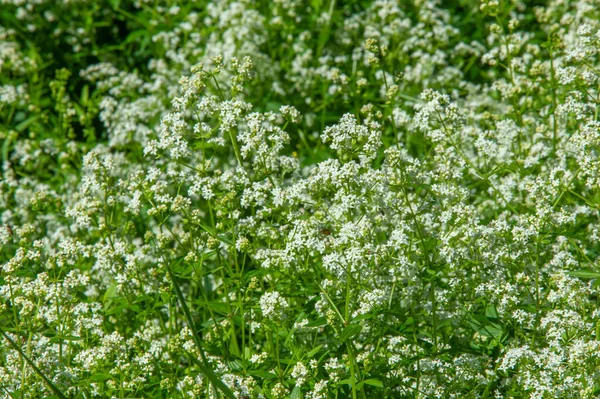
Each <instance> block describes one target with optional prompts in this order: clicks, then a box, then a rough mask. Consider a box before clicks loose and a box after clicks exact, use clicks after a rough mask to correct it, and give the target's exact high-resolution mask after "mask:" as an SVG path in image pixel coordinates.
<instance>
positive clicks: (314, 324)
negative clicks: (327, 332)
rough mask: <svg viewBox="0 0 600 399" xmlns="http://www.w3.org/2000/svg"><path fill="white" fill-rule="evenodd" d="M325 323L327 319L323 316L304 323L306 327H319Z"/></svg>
mask: <svg viewBox="0 0 600 399" xmlns="http://www.w3.org/2000/svg"><path fill="white" fill-rule="evenodd" d="M326 324H327V319H325V318H324V317H322V318H320V319H317V320H315V321H311V322H310V323H308V324H307V325H306V327H321V326H324V325H326Z"/></svg>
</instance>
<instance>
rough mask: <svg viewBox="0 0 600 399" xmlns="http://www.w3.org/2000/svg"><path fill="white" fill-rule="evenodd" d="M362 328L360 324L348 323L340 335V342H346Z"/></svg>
mask: <svg viewBox="0 0 600 399" xmlns="http://www.w3.org/2000/svg"><path fill="white" fill-rule="evenodd" d="M361 330H362V327H361V326H360V325H358V324H350V325H348V327H346V328H345V329H344V331H342V335H341V336H340V343H343V342H346V341H347V340H348V339H350V338H352V337H353V336H355V335H356V334H358V333H359V332H360V331H361Z"/></svg>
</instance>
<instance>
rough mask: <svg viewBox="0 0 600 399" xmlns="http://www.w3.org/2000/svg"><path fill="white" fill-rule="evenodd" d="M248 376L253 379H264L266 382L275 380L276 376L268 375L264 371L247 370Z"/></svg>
mask: <svg viewBox="0 0 600 399" xmlns="http://www.w3.org/2000/svg"><path fill="white" fill-rule="evenodd" d="M248 375H251V376H253V377H259V378H264V379H266V380H272V379H274V378H277V374H273V373H269V372H268V371H264V370H249V371H248Z"/></svg>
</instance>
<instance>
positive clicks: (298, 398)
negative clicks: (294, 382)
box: [290, 387, 304, 399]
mask: <svg viewBox="0 0 600 399" xmlns="http://www.w3.org/2000/svg"><path fill="white" fill-rule="evenodd" d="M303 398H304V394H303V393H302V391H301V390H300V387H294V390H293V391H292V394H291V395H290V399H303Z"/></svg>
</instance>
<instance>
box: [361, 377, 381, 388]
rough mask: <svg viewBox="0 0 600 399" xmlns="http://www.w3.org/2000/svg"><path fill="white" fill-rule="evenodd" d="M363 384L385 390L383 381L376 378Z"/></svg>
mask: <svg viewBox="0 0 600 399" xmlns="http://www.w3.org/2000/svg"><path fill="white" fill-rule="evenodd" d="M363 383H364V384H366V385H371V386H374V387H377V388H383V381H381V380H377V379H375V378H369V379H368V380H364V381H363Z"/></svg>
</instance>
